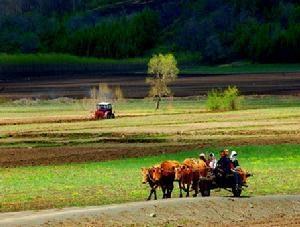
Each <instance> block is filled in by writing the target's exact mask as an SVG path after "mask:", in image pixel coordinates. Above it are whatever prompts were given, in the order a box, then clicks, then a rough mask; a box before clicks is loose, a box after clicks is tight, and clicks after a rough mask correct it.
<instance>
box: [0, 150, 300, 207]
mask: <svg viewBox="0 0 300 227" xmlns="http://www.w3.org/2000/svg"><path fill="white" fill-rule="evenodd" d="M231 149H235V150H237V151H238V153H239V161H240V163H241V165H242V166H243V167H244V168H245V169H247V170H248V171H251V172H252V173H253V174H254V177H252V178H250V180H249V185H250V186H249V188H248V189H247V190H246V191H245V192H244V193H243V194H244V195H250V196H255V195H266V194H298V193H299V184H300V166H299V162H300V152H299V150H300V145H274V146H241V147H231ZM218 150H219V148H218V149H207V150H205V152H211V151H214V152H215V153H218V152H217V151H218ZM199 152H200V151H199V150H194V151H186V152H180V153H177V154H164V155H160V156H154V157H144V158H132V159H124V160H117V161H110V162H99V163H85V164H66V165H56V166H35V167H20V168H0V192H1V194H0V211H2V212H4V211H17V210H28V209H44V208H54V207H69V206H86V205H102V204H111V203H123V202H127V201H138V200H144V199H145V198H146V197H147V194H148V188H147V187H146V186H145V185H142V184H141V176H140V168H141V167H143V166H151V165H153V164H156V163H159V162H161V161H163V160H166V159H176V160H179V161H183V160H184V159H185V158H187V157H197V156H198V154H199ZM214 194H215V195H224V194H228V193H227V192H223V191H222V192H214ZM173 195H174V197H177V196H178V190H177V185H176V190H175V192H174V194H173ZM159 196H160V197H161V194H159Z"/></svg>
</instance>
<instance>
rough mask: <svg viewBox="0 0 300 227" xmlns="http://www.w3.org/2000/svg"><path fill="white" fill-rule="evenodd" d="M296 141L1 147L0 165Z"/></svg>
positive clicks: (293, 141)
mask: <svg viewBox="0 0 300 227" xmlns="http://www.w3.org/2000/svg"><path fill="white" fill-rule="evenodd" d="M284 143H285V144H297V143H299V136H298V135H297V136H294V137H293V136H276V135H274V137H273V138H269V137H253V138H239V139H231V140H228V139H222V140H216V141H214V140H199V141H197V143H176V142H172V143H129V144H128V143H109V144H94V145H89V146H86V147H84V146H83V147H70V146H69V147H68V146H65V147H52V148H51V147H50V148H31V147H28V148H1V149H0V167H17V166H36V165H54V164H64V163H83V162H97V161H109V160H117V159H122V158H136V157H143V156H151V155H160V154H165V153H176V152H179V151H184V150H192V149H199V148H202V149H203V148H205V147H212V146H213V147H216V146H241V145H253V144H255V145H267V144H284Z"/></svg>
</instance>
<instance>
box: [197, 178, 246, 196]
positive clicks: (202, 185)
mask: <svg viewBox="0 0 300 227" xmlns="http://www.w3.org/2000/svg"><path fill="white" fill-rule="evenodd" d="M250 176H252V175H251V174H250V173H247V174H246V177H250ZM244 187H246V186H245V185H243V184H242V183H241V182H240V183H239V184H236V181H235V177H234V174H227V175H223V174H218V173H217V172H214V173H213V172H210V173H209V174H208V175H207V177H201V178H200V180H199V191H200V193H201V195H202V196H210V191H211V190H212V189H225V190H227V191H229V192H232V194H233V196H234V197H240V196H241V193H242V191H243V189H244Z"/></svg>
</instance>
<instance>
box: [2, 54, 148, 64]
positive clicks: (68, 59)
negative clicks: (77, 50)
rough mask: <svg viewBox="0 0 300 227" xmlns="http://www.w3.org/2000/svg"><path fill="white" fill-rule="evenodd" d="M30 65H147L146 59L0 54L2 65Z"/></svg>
mask: <svg viewBox="0 0 300 227" xmlns="http://www.w3.org/2000/svg"><path fill="white" fill-rule="evenodd" d="M30 64H145V65H146V64H147V59H144V58H128V59H123V60H116V59H108V58H93V57H78V56H73V55H68V54H0V65H30Z"/></svg>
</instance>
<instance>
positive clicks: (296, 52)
mask: <svg viewBox="0 0 300 227" xmlns="http://www.w3.org/2000/svg"><path fill="white" fill-rule="evenodd" d="M0 27H1V30H0V52H4V53H53V52H56V53H67V54H73V55H79V56H94V57H101V58H103V57H104V58H106V57H109V58H116V59H119V58H128V57H137V56H145V55H151V54H152V53H155V52H175V53H184V54H186V55H191V56H195V58H196V59H195V60H196V61H198V62H200V61H202V62H205V63H226V62H231V61H240V60H250V61H254V62H261V63H265V62H299V59H300V42H299V40H300V3H299V1H296V0H264V1H262V0H165V1H159V0H127V1H122V0H119V1H118V0H51V1H49V0H0Z"/></svg>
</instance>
